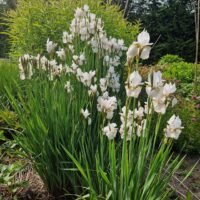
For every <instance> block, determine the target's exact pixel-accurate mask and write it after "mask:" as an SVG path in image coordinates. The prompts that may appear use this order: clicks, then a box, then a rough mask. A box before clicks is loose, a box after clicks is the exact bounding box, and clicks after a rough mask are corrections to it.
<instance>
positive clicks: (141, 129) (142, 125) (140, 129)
mask: <svg viewBox="0 0 200 200" xmlns="http://www.w3.org/2000/svg"><path fill="white" fill-rule="evenodd" d="M146 124H147V120H146V119H144V120H142V121H141V123H140V124H136V128H137V130H136V135H137V136H138V137H140V136H141V135H143V136H144V132H145V129H146Z"/></svg>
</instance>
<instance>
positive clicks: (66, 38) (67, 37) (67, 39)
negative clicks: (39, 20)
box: [62, 31, 73, 44]
mask: <svg viewBox="0 0 200 200" xmlns="http://www.w3.org/2000/svg"><path fill="white" fill-rule="evenodd" d="M62 39H63V43H64V44H68V43H70V44H71V43H72V41H73V36H72V35H71V34H69V33H68V32H67V31H65V32H63V38H62Z"/></svg>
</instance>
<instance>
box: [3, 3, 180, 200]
mask: <svg viewBox="0 0 200 200" xmlns="http://www.w3.org/2000/svg"><path fill="white" fill-rule="evenodd" d="M62 42H63V44H62V46H61V47H59V45H58V44H57V43H55V42H53V41H51V39H48V40H47V43H46V51H47V54H46V56H44V55H38V56H30V55H28V54H26V55H24V56H22V57H20V63H19V70H20V78H21V79H22V80H23V82H24V84H23V87H20V86H19V85H17V84H16V87H17V88H18V96H17V99H16V98H15V97H14V96H13V95H12V94H11V93H10V91H9V89H7V94H8V97H9V100H10V103H11V104H12V106H13V108H14V109H15V111H16V112H17V114H18V117H19V120H20V124H21V126H22V128H23V131H22V132H21V134H18V135H17V136H16V141H17V142H18V144H19V145H20V146H21V147H22V148H23V150H24V151H25V153H26V156H27V157H28V158H29V159H30V160H31V162H32V163H33V166H34V168H35V169H36V171H37V172H38V174H39V175H40V176H41V178H42V180H43V181H44V183H45V184H46V186H47V188H48V189H49V191H50V193H51V194H53V195H54V196H55V197H63V198H64V197H65V198H66V199H68V198H72V199H77V198H79V199H91V200H92V199H113V200H117V199H119V200H121V199H135V200H136V199H137V200H138V199H141V200H144V199H156V200H161V199H169V194H170V191H169V190H168V184H169V182H170V180H171V178H172V176H173V174H174V173H175V172H176V170H177V169H178V168H179V166H180V164H181V162H182V159H180V158H179V156H177V157H176V158H175V159H172V154H171V149H172V145H173V139H178V137H179V135H180V134H181V131H182V129H183V127H182V122H181V120H180V118H179V117H178V116H176V115H172V117H170V119H169V120H168V122H167V125H166V127H165V129H164V130H161V129H160V124H161V121H162V118H163V116H164V115H165V113H166V110H167V108H168V107H170V106H171V103H172V102H174V93H175V91H176V86H175V84H172V83H167V82H164V80H163V79H162V73H161V72H160V71H157V72H152V73H150V74H149V76H148V81H147V82H143V81H142V77H141V75H140V74H139V72H138V63H139V61H140V59H144V60H145V59H148V58H149V54H150V51H151V45H152V43H150V36H149V34H148V32H147V31H145V30H144V31H142V32H141V33H140V34H139V35H138V40H137V41H135V42H133V44H132V45H131V46H130V47H129V48H128V51H127V53H126V55H127V69H126V70H124V71H123V68H122V66H121V65H122V57H123V54H124V52H125V51H126V50H127V48H126V47H125V45H124V42H123V40H121V39H116V38H112V37H109V36H108V35H107V33H106V31H105V30H104V28H103V21H102V20H101V18H98V17H96V15H95V14H94V13H92V12H90V9H89V7H88V6H87V5H84V7H82V8H77V9H76V11H75V14H74V19H73V20H72V22H71V25H70V32H66V31H65V32H63V36H62ZM126 72H127V74H126ZM123 76H126V81H124V79H123ZM142 90H146V102H140V101H139V96H140V95H141V91H142ZM173 104H174V103H173ZM153 118H154V119H156V125H155V126H154V125H153V124H152V120H153ZM160 133H163V134H162V136H161V138H162V139H161V141H160V142H159V140H158V136H159V135H160ZM157 144H158V146H157Z"/></svg>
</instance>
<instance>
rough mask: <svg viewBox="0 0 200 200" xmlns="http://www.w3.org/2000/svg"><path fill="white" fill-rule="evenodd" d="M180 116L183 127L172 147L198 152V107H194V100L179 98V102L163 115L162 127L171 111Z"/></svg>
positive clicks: (199, 125)
mask: <svg viewBox="0 0 200 200" xmlns="http://www.w3.org/2000/svg"><path fill="white" fill-rule="evenodd" d="M174 112H175V113H176V114H177V115H179V116H180V118H181V120H182V122H183V126H184V129H183V131H182V133H181V136H180V138H179V140H177V142H176V143H175V145H174V148H175V149H177V150H179V151H183V152H186V153H200V132H199V130H200V129H199V128H200V109H197V108H196V103H195V102H194V101H190V100H186V99H185V98H179V103H178V104H177V105H176V106H175V107H174V108H173V111H172V110H171V111H169V112H168V113H167V114H166V115H165V120H163V128H164V127H165V125H166V121H167V120H169V118H170V116H171V114H172V113H174Z"/></svg>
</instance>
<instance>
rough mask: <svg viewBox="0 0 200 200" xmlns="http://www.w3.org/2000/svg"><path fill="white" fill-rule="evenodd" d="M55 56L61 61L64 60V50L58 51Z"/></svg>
mask: <svg viewBox="0 0 200 200" xmlns="http://www.w3.org/2000/svg"><path fill="white" fill-rule="evenodd" d="M56 54H57V55H58V57H59V58H60V59H61V60H63V61H64V60H65V58H66V54H65V50H64V49H60V50H59V51H56Z"/></svg>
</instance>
